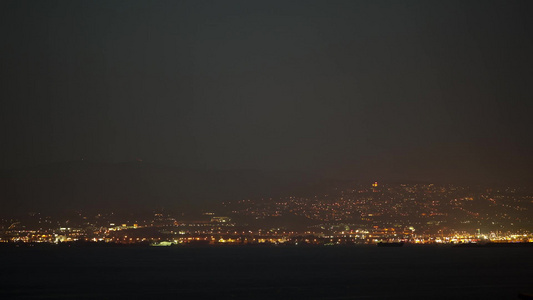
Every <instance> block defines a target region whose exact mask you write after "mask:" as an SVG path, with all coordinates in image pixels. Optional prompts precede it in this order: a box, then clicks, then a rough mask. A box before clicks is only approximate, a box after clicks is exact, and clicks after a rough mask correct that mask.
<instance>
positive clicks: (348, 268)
mask: <svg viewBox="0 0 533 300" xmlns="http://www.w3.org/2000/svg"><path fill="white" fill-rule="evenodd" d="M532 254H533V248H452V247H431V246H419V247H416V246H406V247H402V248H378V247H375V246H373V247H372V246H353V247H261V246H249V247H245V246H243V247H218V248H211V247H206V248H186V247H183V248H181V247H176V248H170V247H151V248H149V247H146V248H135V247H130V248H77V247H72V248H4V249H0V261H1V271H0V298H1V299H519V298H518V294H519V293H530V294H533V255H532Z"/></svg>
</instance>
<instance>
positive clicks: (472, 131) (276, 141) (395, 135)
mask: <svg viewBox="0 0 533 300" xmlns="http://www.w3.org/2000/svg"><path fill="white" fill-rule="evenodd" d="M532 15H533V2H532V1H477V2H476V1H427V0H423V1H286V0H284V1H187V2H181V1H132V0H127V1H18V0H17V1H2V2H0V36H1V39H2V42H1V43H0V54H1V55H0V76H1V86H0V99H1V103H0V122H1V124H0V143H1V146H0V169H4V170H10V169H20V168H27V167H33V166H37V165H43V164H51V163H58V162H66V161H79V160H82V159H84V160H86V161H94V162H110V163H115V162H126V161H134V160H139V159H142V161H143V163H152V164H159V165H168V166H176V167H180V168H186V169H203V170H205V169H207V170H228V169H253V170H265V171H272V170H276V171H304V172H318V173H323V174H330V175H332V176H340V177H342V176H346V177H367V178H372V179H373V178H396V179H406V180H407V179H409V180H410V179H433V180H452V179H454V178H463V179H468V178H478V179H483V180H502V181H503V180H509V179H517V180H524V181H527V182H531V180H533V155H532V153H533V134H532V129H533V116H532V113H533V103H532V102H533V17H532Z"/></svg>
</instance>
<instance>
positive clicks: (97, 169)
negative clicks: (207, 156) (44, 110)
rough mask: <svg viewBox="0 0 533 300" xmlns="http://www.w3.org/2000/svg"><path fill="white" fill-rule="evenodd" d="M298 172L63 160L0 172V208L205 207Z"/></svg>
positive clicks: (255, 192)
mask: <svg viewBox="0 0 533 300" xmlns="http://www.w3.org/2000/svg"><path fill="white" fill-rule="evenodd" d="M315 179H316V178H314V177H312V176H310V175H308V174H303V173H298V172H263V171H256V170H225V171H212V170H184V169H180V168H176V167H168V166H159V165H152V164H146V163H142V162H137V161H135V162H128V163H93V162H83V161H77V162H67V163H57V164H50V165H43V166H38V167H34V168H29V169H23V170H13V171H3V172H2V173H0V197H1V201H0V209H1V210H2V211H3V212H25V211H45V212H54V211H56V212H61V211H64V210H72V209H84V210H95V211H97V210H102V209H105V210H110V209H111V210H116V209H120V210H144V209H153V208H155V207H165V208H170V209H198V208H203V209H206V205H212V204H218V203H220V202H222V201H228V200H239V199H246V198H258V197H276V196H280V195H283V194H288V193H290V192H291V191H294V190H300V189H305V188H304V187H305V186H308V185H309V184H312V183H313V182H315Z"/></svg>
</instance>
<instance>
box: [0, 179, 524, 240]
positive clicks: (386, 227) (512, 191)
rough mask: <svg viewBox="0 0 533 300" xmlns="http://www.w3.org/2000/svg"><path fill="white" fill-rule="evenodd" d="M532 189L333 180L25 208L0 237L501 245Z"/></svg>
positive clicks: (517, 232) (515, 235) (7, 221)
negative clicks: (256, 195)
mask: <svg viewBox="0 0 533 300" xmlns="http://www.w3.org/2000/svg"><path fill="white" fill-rule="evenodd" d="M532 209H533V193H530V192H528V191H527V190H525V189H520V188H511V187H498V188H495V187H493V188H489V187H485V186H459V185H437V184H381V183H378V182H373V183H370V184H353V183H346V184H337V185H335V186H334V187H331V188H329V189H328V193H327V194H316V195H313V196H287V197H280V198H266V199H265V198H263V199H240V200H236V201H228V202H223V203H220V205H217V206H216V207H213V209H210V208H206V209H205V210H203V211H196V212H186V211H170V210H165V209H164V208H158V209H156V210H153V211H150V212H144V213H129V212H126V211H122V212H118V211H115V212H100V213H96V214H94V213H93V214H91V213H84V212H83V211H71V212H65V213H64V214H61V215H60V216H59V217H58V216H48V215H46V214H43V213H40V212H28V213H27V214H25V215H23V216H17V217H16V218H15V217H7V218H6V217H3V218H2V219H1V220H0V242H1V245H4V246H5V245H16V246H20V245H23V246H24V245H45V244H50V245H52V244H57V245H82V244H83V245H146V246H180V245H183V246H186V245H198V246H199V245H205V246H209V245H211V246H223V245H277V246H283V245H285V246H291V245H292V246H303V245H320V246H334V245H359V244H361V245H364V244H377V245H403V244H404V243H405V244H407V245H409V244H413V245H415V244H443V245H445V244H446V245H448V244H450V245H495V244H497V245H503V244H511V243H512V244H527V243H533V233H532V228H533V220H532V216H531V213H530V212H531V210H532Z"/></svg>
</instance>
